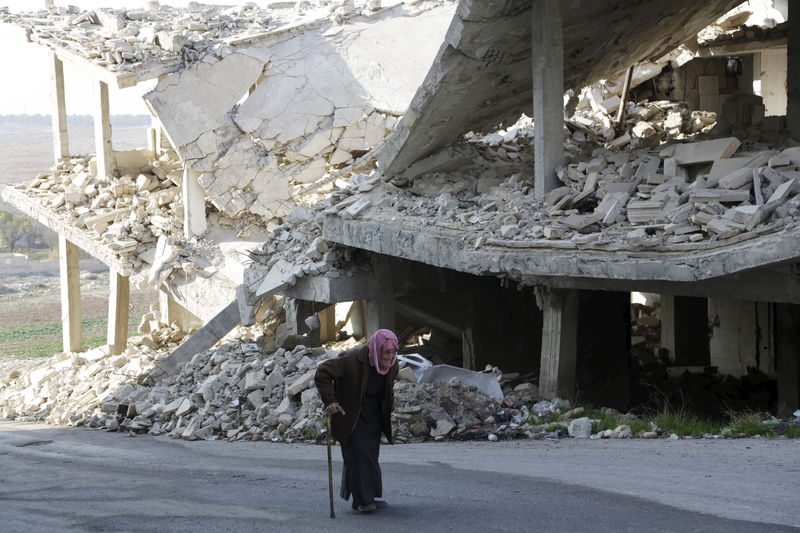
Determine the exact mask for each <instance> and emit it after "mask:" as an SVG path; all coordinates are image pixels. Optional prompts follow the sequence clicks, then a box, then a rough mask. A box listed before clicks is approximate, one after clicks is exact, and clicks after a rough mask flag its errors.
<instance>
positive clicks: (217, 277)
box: [0, 187, 237, 321]
mask: <svg viewBox="0 0 800 533" xmlns="http://www.w3.org/2000/svg"><path fill="white" fill-rule="evenodd" d="M0 200H3V201H4V202H7V203H8V204H9V205H11V206H12V207H14V208H16V209H18V210H19V211H21V212H22V213H24V214H26V215H28V216H30V217H31V218H33V219H34V220H36V221H37V222H39V223H41V224H42V225H44V226H45V227H47V228H49V229H51V230H53V231H54V232H56V233H58V234H59V235H63V236H64V238H65V239H67V240H68V241H69V242H71V243H73V244H74V245H76V246H77V247H78V248H80V249H81V250H84V251H85V252H86V253H88V254H89V255H91V256H92V257H95V258H97V259H99V260H100V261H102V262H103V263H104V264H105V265H107V266H108V267H109V268H111V269H112V270H114V271H116V272H118V273H119V274H120V275H123V276H132V275H134V272H133V270H132V269H131V265H130V263H129V262H126V261H123V260H121V259H120V258H119V257H118V256H117V254H116V253H115V252H114V251H113V250H111V249H110V248H109V247H108V245H106V244H103V243H101V242H99V241H98V239H97V238H96V237H95V236H93V235H92V234H90V233H89V232H88V231H86V230H84V229H80V228H77V227H76V226H75V225H73V224H71V223H69V222H67V221H65V220H63V219H61V218H60V217H59V216H58V214H57V213H55V212H54V211H53V210H52V209H51V208H50V207H49V206H44V205H43V204H41V203H40V202H39V201H37V200H36V199H35V198H31V197H29V196H27V195H26V194H25V193H24V192H23V191H20V190H17V189H14V188H12V187H0ZM236 285H237V284H236V283H234V282H233V281H231V280H230V279H229V278H228V277H227V276H225V275H224V274H223V272H221V271H216V272H212V273H210V274H209V275H207V276H202V275H194V276H186V275H179V274H175V275H173V276H171V277H170V278H169V279H168V280H167V281H165V282H162V283H161V284H160V286H159V287H158V288H159V289H161V290H164V291H165V292H167V293H168V294H170V295H171V296H172V297H173V298H174V299H175V301H177V302H178V303H179V304H180V305H182V306H183V307H184V308H186V309H187V310H188V311H189V312H191V313H192V314H193V315H195V316H196V317H198V318H200V319H201V320H203V321H207V320H209V319H211V318H213V317H214V316H215V315H216V314H217V313H218V312H219V311H220V310H222V309H224V308H225V307H226V306H227V305H228V304H230V302H231V301H232V300H234V299H235V298H236Z"/></svg>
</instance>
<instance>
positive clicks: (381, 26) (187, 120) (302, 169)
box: [144, 0, 455, 220]
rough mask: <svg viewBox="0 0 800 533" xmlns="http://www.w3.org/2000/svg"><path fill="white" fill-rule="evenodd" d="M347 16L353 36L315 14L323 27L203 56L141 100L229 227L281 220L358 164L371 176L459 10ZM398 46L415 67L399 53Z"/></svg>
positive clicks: (417, 7) (446, 2)
mask: <svg viewBox="0 0 800 533" xmlns="http://www.w3.org/2000/svg"><path fill="white" fill-rule="evenodd" d="M343 6H344V7H347V6H350V8H352V3H349V4H348V3H344V4H343ZM332 8H333V6H331V9H332ZM350 8H348V9H346V10H345V11H343V13H346V14H345V16H344V19H347V24H343V22H344V19H343V18H341V17H338V16H337V17H335V18H336V20H330V19H329V18H328V17H327V14H325V13H320V12H319V10H317V11H318V15H319V18H318V19H317V20H315V21H314V22H313V23H308V24H306V25H304V26H300V25H297V26H296V27H295V30H294V31H292V32H286V31H284V30H283V29H281V30H277V29H276V30H275V32H274V33H272V32H269V31H268V32H266V33H264V35H262V36H261V37H259V38H253V39H250V40H247V39H244V40H237V41H230V40H229V41H228V44H229V46H217V47H213V48H208V49H207V50H206V52H205V55H204V56H203V58H202V61H199V62H196V63H194V64H192V65H189V66H187V68H185V69H183V70H181V71H180V72H176V73H174V74H171V75H169V76H167V77H166V78H164V79H162V80H161V81H160V82H159V83H158V84H157V85H156V87H155V88H154V89H153V91H151V92H150V93H148V94H147V95H145V97H144V98H145V100H146V102H147V103H148V106H149V107H150V109H151V110H152V111H153V113H154V114H155V116H156V117H157V118H158V119H159V121H160V123H161V125H162V127H163V128H164V131H165V132H166V134H167V136H168V137H169V139H170V141H171V142H172V144H173V146H174V147H175V149H176V150H177V152H178V154H179V156H180V157H181V159H182V160H183V161H185V162H186V163H187V164H188V165H189V167H190V168H192V169H193V170H195V171H197V172H199V173H201V175H200V177H199V183H200V185H201V187H202V188H203V190H204V191H205V193H206V196H207V198H208V201H209V202H210V203H211V204H213V205H214V206H215V207H216V208H217V209H218V210H219V211H221V212H223V213H225V214H226V215H227V216H231V217H235V216H238V215H240V214H242V213H249V214H252V215H256V216H259V217H264V218H265V219H266V220H269V219H272V218H275V217H278V218H280V217H283V216H285V215H287V213H288V210H290V209H291V207H292V203H293V198H294V196H295V194H294V193H293V191H298V190H301V189H302V187H303V186H304V185H308V184H313V183H315V182H317V181H318V180H321V179H323V178H324V177H325V176H326V175H330V174H334V173H347V172H346V169H348V168H351V167H353V165H356V164H360V165H364V166H365V167H371V166H374V159H375V153H374V152H375V150H377V149H378V148H379V147H380V146H381V145H382V144H383V141H384V139H385V138H386V137H387V136H388V135H389V134H390V133H391V132H392V131H394V129H395V127H396V125H397V123H398V121H399V119H400V117H401V116H402V115H403V114H404V113H405V112H406V110H407V109H408V106H409V103H410V101H411V99H412V97H413V96H414V94H415V92H416V90H417V88H418V87H419V85H420V84H421V83H422V80H423V79H424V76H425V74H426V73H427V71H428V68H429V67H430V65H431V63H432V62H433V58H434V56H435V54H436V51H437V50H438V48H439V46H440V44H441V40H442V38H443V36H444V34H445V31H446V29H447V26H448V24H449V22H450V20H451V18H452V15H453V11H454V8H455V2H453V1H450V0H439V1H435V2H423V3H416V4H414V5H411V4H402V5H400V6H395V9H378V10H377V11H372V10H369V12H368V13H366V14H364V13H362V12H361V11H358V10H356V11H353V10H352V9H350ZM337 9H338V7H337ZM295 24H296V22H295ZM400 36H402V39H403V40H404V42H405V44H406V46H407V47H408V49H413V50H414V54H413V55H411V56H410V55H409V54H407V53H405V52H404V51H403V50H401V49H399V48H397V46H396V42H397V39H398V38H399V37H400ZM270 37H271V38H270ZM301 51H302V55H301ZM387 80H391V81H387ZM243 95H245V97H244V98H243ZM187 110H188V112H187ZM362 190H363V189H362ZM364 208H366V206H365V205H363V204H359V205H358V206H356V205H354V206H351V207H350V208H349V209H348V211H347V213H348V214H352V215H353V216H357V215H358V213H359V212H360V210H363V209H364Z"/></svg>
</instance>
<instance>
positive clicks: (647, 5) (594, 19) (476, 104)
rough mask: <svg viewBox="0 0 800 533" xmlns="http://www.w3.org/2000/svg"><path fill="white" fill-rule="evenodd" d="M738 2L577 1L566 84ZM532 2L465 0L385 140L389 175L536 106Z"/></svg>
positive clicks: (683, 35)
mask: <svg viewBox="0 0 800 533" xmlns="http://www.w3.org/2000/svg"><path fill="white" fill-rule="evenodd" d="M737 4H739V1H738V0H711V1H708V2H692V1H691V0H676V1H675V2H659V1H657V0H639V1H636V2H623V1H619V0H614V1H607V2H592V1H589V0H579V1H576V2H569V3H567V4H565V6H564V8H563V9H564V13H563V17H564V84H565V88H570V87H572V88H577V89H579V88H580V87H582V86H584V85H587V84H589V83H591V82H593V81H595V80H598V79H600V78H604V77H608V76H612V75H614V74H617V73H618V72H619V71H621V70H623V69H624V68H626V67H628V66H629V65H632V64H635V63H638V62H640V61H643V60H645V59H656V58H658V57H661V56H663V55H664V54H665V53H666V52H668V51H670V50H672V49H674V48H675V47H677V46H678V45H680V44H681V43H683V42H685V41H686V40H687V39H689V38H690V37H692V36H694V35H696V34H697V32H698V31H700V30H701V29H702V28H703V27H704V26H706V25H707V24H709V23H711V22H712V21H713V20H714V19H715V18H717V17H718V16H720V15H722V14H724V13H725V12H726V11H728V10H729V9H731V8H733V7H735V6H736V5H737ZM530 28H531V1H530V0H518V1H507V0H491V1H484V0H480V1H478V0H462V1H461V2H460V3H459V5H458V9H457V11H456V16H455V17H454V18H453V21H452V23H451V25H450V28H449V29H448V31H447V35H446V37H445V42H444V43H443V45H442V47H441V49H440V50H439V54H438V55H437V57H436V59H435V61H434V64H433V67H432V68H431V70H430V72H429V73H428V74H427V76H426V78H425V81H424V82H423V83H422V85H421V86H420V89H419V91H418V92H417V94H416V95H415V96H414V99H413V100H412V102H411V106H410V108H409V111H408V112H407V113H406V114H405V115H404V117H403V119H402V120H401V121H400V124H399V125H398V127H397V130H396V131H395V133H393V134H392V136H391V137H389V138H388V139H387V145H386V148H385V149H384V150H383V151H382V152H381V155H380V166H381V167H382V168H383V169H384V173H385V174H386V175H390V176H391V175H396V174H399V173H400V172H403V171H404V170H405V169H406V168H408V167H409V166H411V165H412V164H413V163H414V162H416V161H419V160H420V159H423V158H425V157H427V156H430V155H431V154H433V153H435V152H437V151H438V150H440V149H442V148H444V147H445V146H448V145H452V144H455V143H456V142H457V141H458V140H459V138H460V137H461V136H462V135H463V134H465V133H467V132H468V131H474V132H486V131H489V130H491V129H492V128H497V127H498V126H499V125H500V124H505V125H507V124H513V123H514V122H515V121H516V120H517V119H518V118H519V116H520V114H521V113H530V112H531V110H532V103H531V102H532V99H533V97H532V83H533V82H532V79H531V72H532V66H531V45H530V42H531V30H530Z"/></svg>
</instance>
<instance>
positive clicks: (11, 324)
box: [0, 272, 158, 358]
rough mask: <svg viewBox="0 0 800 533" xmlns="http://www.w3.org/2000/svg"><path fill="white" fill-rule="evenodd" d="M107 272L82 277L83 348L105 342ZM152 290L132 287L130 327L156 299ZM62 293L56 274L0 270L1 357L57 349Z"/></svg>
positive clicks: (132, 329) (133, 330) (49, 352)
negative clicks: (22, 273)
mask: <svg viewBox="0 0 800 533" xmlns="http://www.w3.org/2000/svg"><path fill="white" fill-rule="evenodd" d="M108 286H109V280H108V273H107V272H103V273H93V272H86V273H83V274H82V276H81V307H82V312H83V336H84V348H91V347H95V346H99V345H102V344H105V336H106V327H107V324H108ZM157 298H158V296H157V292H156V291H154V290H135V289H132V290H131V299H130V307H129V312H130V321H129V330H130V333H131V334H134V335H135V334H136V326H137V325H138V323H139V319H140V318H141V316H142V314H143V313H145V312H147V311H148V310H149V308H150V306H151V305H155V304H156V302H157ZM60 299H61V296H60V288H59V278H58V276H57V275H52V274H51V275H46V274H41V273H37V274H34V275H23V276H19V275H16V276H4V275H3V274H2V272H0V358H2V357H5V358H27V357H46V356H50V355H53V354H54V353H58V352H60V351H61V350H60V345H61V301H60Z"/></svg>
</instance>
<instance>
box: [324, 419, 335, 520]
mask: <svg viewBox="0 0 800 533" xmlns="http://www.w3.org/2000/svg"><path fill="white" fill-rule="evenodd" d="M326 440H327V442H328V500H329V501H330V505H331V518H336V513H335V512H334V511H333V460H332V459H331V415H328V432H327V438H326Z"/></svg>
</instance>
